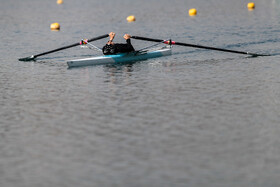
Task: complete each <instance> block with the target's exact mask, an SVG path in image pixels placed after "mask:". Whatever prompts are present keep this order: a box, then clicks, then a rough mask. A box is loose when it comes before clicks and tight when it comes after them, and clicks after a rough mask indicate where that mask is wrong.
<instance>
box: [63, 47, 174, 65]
mask: <svg viewBox="0 0 280 187" xmlns="http://www.w3.org/2000/svg"><path fill="white" fill-rule="evenodd" d="M167 55H171V48H170V47H166V48H161V49H158V50H154V51H136V52H130V53H119V54H115V55H103V56H95V57H91V58H83V59H76V60H70V61H67V64H68V67H70V68H71V67H81V66H90V65H106V64H120V63H127V62H135V61H142V60H147V59H150V58H157V57H161V56H167Z"/></svg>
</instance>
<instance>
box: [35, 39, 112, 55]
mask: <svg viewBox="0 0 280 187" xmlns="http://www.w3.org/2000/svg"><path fill="white" fill-rule="evenodd" d="M108 36H109V35H108V34H104V35H102V36H98V37H95V38H91V39H89V40H88V42H92V41H95V40H100V39H102V38H106V37H108ZM78 45H80V42H77V43H74V44H72V45H68V46H64V47H60V48H57V49H54V50H51V51H47V52H44V53H40V54H37V55H33V57H34V58H36V57H38V56H43V55H46V54H50V53H53V52H57V51H61V50H63V49H68V48H71V47H75V46H78Z"/></svg>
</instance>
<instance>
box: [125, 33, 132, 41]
mask: <svg viewBox="0 0 280 187" xmlns="http://www.w3.org/2000/svg"><path fill="white" fill-rule="evenodd" d="M123 38H124V39H125V40H127V39H130V38H131V36H130V35H129V34H125V35H124V36H123Z"/></svg>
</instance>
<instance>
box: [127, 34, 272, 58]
mask: <svg viewBox="0 0 280 187" xmlns="http://www.w3.org/2000/svg"><path fill="white" fill-rule="evenodd" d="M131 38H134V39H137V40H145V41H151V42H164V43H166V44H170V41H166V40H161V39H154V38H146V37H141V36H132V37H131ZM171 45H180V46H187V47H195V48H201V49H210V50H216V51H223V52H229V53H238V54H244V55H252V56H269V55H264V54H255V53H249V52H244V51H235V50H229V49H222V48H216V47H209V46H203V45H195V44H188V43H181V42H175V41H171Z"/></svg>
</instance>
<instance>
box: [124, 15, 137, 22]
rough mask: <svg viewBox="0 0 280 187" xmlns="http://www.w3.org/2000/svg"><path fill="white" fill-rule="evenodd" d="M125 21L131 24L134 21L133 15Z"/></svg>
mask: <svg viewBox="0 0 280 187" xmlns="http://www.w3.org/2000/svg"><path fill="white" fill-rule="evenodd" d="M126 20H127V21H128V22H133V21H135V20H136V18H135V16H134V15H131V16H128V17H127V18H126Z"/></svg>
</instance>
